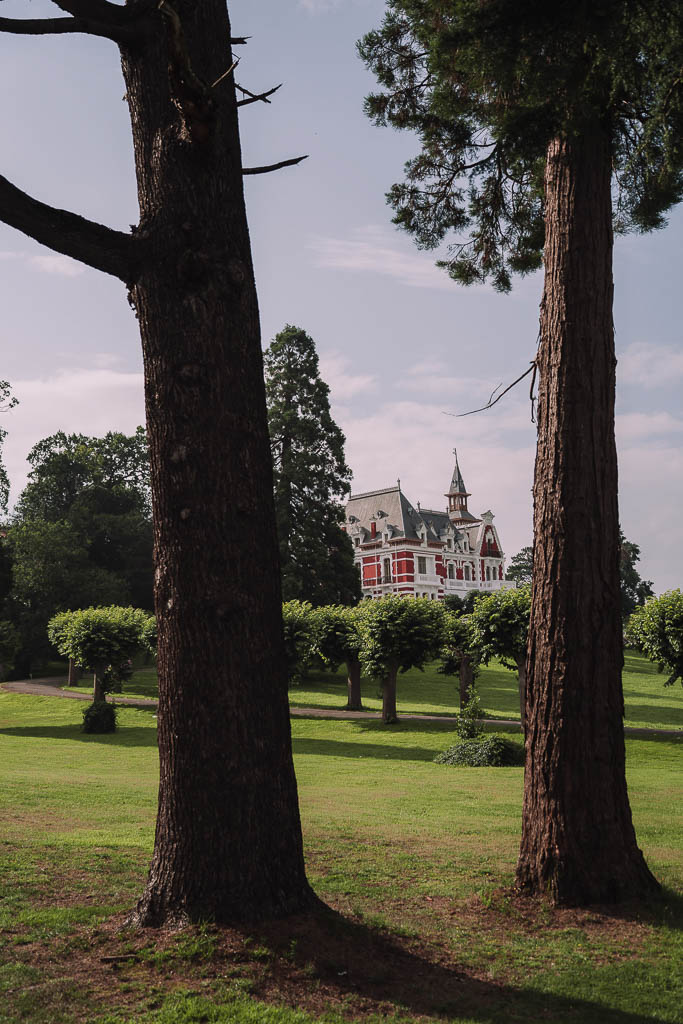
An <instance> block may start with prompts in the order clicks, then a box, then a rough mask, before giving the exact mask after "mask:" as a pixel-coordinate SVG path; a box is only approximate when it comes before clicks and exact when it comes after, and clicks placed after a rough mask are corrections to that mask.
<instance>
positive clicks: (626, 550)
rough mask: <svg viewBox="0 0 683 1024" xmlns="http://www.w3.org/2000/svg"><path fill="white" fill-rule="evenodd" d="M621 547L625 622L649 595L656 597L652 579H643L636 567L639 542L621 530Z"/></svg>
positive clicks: (622, 612) (621, 576)
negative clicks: (628, 537) (632, 540)
mask: <svg viewBox="0 0 683 1024" xmlns="http://www.w3.org/2000/svg"><path fill="white" fill-rule="evenodd" d="M619 537H620V540H621V547H620V550H619V577H620V582H621V617H622V620H623V621H624V622H626V620H627V619H628V617H629V615H631V614H632V613H633V612H634V611H635V609H636V608H638V607H639V606H641V605H643V604H645V602H646V601H647V599H648V598H649V597H654V591H653V589H652V581H651V580H644V579H641V576H640V573H639V572H638V570H637V569H636V562H638V561H640V548H639V547H638V545H637V544H633V543H631V541H628V540H626V538H625V537H624V535H623V533H622V532H621V531H619Z"/></svg>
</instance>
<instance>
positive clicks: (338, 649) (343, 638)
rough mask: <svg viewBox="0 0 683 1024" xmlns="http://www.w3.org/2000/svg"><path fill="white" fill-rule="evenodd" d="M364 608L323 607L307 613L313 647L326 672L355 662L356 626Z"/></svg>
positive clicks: (357, 636) (357, 628)
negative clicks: (327, 669) (311, 631)
mask: <svg viewBox="0 0 683 1024" xmlns="http://www.w3.org/2000/svg"><path fill="white" fill-rule="evenodd" d="M367 604H368V602H364V603H363V604H360V605H357V606H356V607H355V608H349V607H347V606H344V605H324V606H323V607H321V608H313V609H312V610H311V612H310V623H311V627H312V630H313V646H314V649H315V653H316V655H317V656H318V657H319V658H320V660H321V661H322V662H323V664H324V665H325V667H326V668H329V669H332V670H333V671H335V670H336V669H337V668H339V666H340V665H343V664H345V663H346V662H348V661H349V660H355V659H356V658H358V652H359V650H360V646H361V632H360V622H361V618H362V616H363V614H364V612H365V609H366V608H367Z"/></svg>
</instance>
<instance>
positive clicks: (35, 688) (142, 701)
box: [0, 676, 683, 736]
mask: <svg viewBox="0 0 683 1024" xmlns="http://www.w3.org/2000/svg"><path fill="white" fill-rule="evenodd" d="M64 685H65V684H64V677H63V676H48V677H46V678H45V679H18V680H16V681H15V682H11V683H0V688H1V689H3V690H9V691H10V693H27V694H33V695H34V696H36V697H67V698H70V699H72V700H91V699H92V697H91V695H90V694H89V693H70V692H69V691H68V690H62V689H61V687H62V686H64ZM107 699H108V700H110V701H111V700H113V701H114V702H115V703H116V704H125V705H127V706H129V707H133V708H155V707H156V706H157V704H158V701H156V700H154V699H153V698H149V699H146V698H144V697H121V696H120V695H119V694H113V695H112V694H110V695H109V697H108V698H107ZM289 711H290V714H291V715H294V716H295V717H298V718H340V719H353V718H374V719H375V720H377V719H379V718H381V717H382V716H381V713H380V712H379V711H344V710H342V709H341V708H340V709H336V708H290V709H289ZM399 719H405V720H407V721H410V722H450V723H451V724H455V722H456V721H457V719H456V718H454V717H453V716H451V715H419V714H417V715H415V714H412V715H405V714H402V715H399ZM486 722H487V723H491V722H495V724H496V725H500V726H505V728H516V729H519V728H520V724H519V722H518V721H514V720H512V719H509V720H508V719H503V718H487V719H486ZM624 732H626V733H628V734H629V735H630V736H683V729H648V728H645V727H643V728H637V727H635V726H630V725H626V726H624Z"/></svg>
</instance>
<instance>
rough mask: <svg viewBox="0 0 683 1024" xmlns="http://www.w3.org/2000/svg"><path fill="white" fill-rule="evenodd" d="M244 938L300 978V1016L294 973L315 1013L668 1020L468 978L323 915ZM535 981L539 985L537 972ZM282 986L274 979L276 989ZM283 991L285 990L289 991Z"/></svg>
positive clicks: (407, 944)
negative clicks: (337, 1009)
mask: <svg viewBox="0 0 683 1024" xmlns="http://www.w3.org/2000/svg"><path fill="white" fill-rule="evenodd" d="M678 909H679V910H680V908H678ZM248 935H249V936H250V938H251V940H252V941H253V940H254V939H257V940H259V941H260V943H261V944H262V945H264V946H266V947H267V948H269V949H271V950H272V951H273V952H274V953H275V954H276V955H279V956H280V957H282V958H283V960H285V961H289V963H290V965H291V968H290V969H291V971H292V972H293V973H296V971H297V970H298V971H299V972H300V975H299V978H298V979H296V980H298V982H299V984H298V985H297V986H296V989H295V992H296V996H297V997H300V999H299V998H298V999H297V1002H298V1005H299V1006H300V1008H302V1009H306V1008H307V1006H306V1002H307V998H306V997H307V993H306V992H305V991H304V992H302V983H303V979H302V978H301V974H303V975H305V977H306V978H307V979H308V981H309V984H310V983H311V982H313V985H312V986H311V987H312V988H314V989H315V999H316V1000H317V1001H318V1002H317V1006H320V1000H321V999H322V1001H323V1002H325V1001H330V1002H332V1003H333V1004H334V1003H342V1004H344V1005H345V1009H346V1012H348V1010H349V1009H353V1001H354V1000H359V1001H364V1002H365V1005H364V1006H363V1009H364V1010H365V1012H367V1011H368V1009H372V1008H370V1007H368V1006H367V1000H371V1001H372V1002H373V1003H374V1004H375V1007H373V1008H374V1009H375V1010H379V1011H380V1012H381V1013H382V1015H383V1016H384V1015H389V1014H391V1013H392V1012H399V1013H402V1014H404V1013H406V1012H410V1013H413V1014H417V1015H425V1016H428V1017H430V1018H431V1017H438V1018H443V1019H449V1018H453V1017H456V1016H457V1017H467V1018H471V1019H472V1020H474V1021H477V1022H480V1024H498V1022H502V1021H510V1022H513V1021H516V1022H520V1024H521V1022H522V1021H524V1022H528V1021H540V1020H547V1021H553V1022H561V1024H648V1022H651V1024H655V1022H660V1021H663V1020H665V1019H670V1018H669V1017H666V1018H665V1017H660V1016H658V1015H657V1014H656V1012H652V1011H648V1012H646V1013H643V1012H642V1011H637V1012H631V1011H629V1010H621V1009H616V1008H612V1007H610V1006H609V1004H608V1003H607V1002H600V1001H599V1000H590V999H586V998H582V997H580V996H576V997H574V996H564V995H557V994H553V993H551V992H544V991H542V990H540V989H533V988H531V987H525V988H520V987H517V986H515V985H512V984H509V983H508V984H505V983H500V982H493V981H487V980H485V979H484V978H481V977H474V976H473V975H472V974H470V973H468V972H467V970H466V969H464V968H459V967H458V965H457V964H449V963H447V962H445V958H444V949H443V948H442V947H432V946H430V944H429V943H426V942H424V941H423V940H420V939H417V938H416V939H397V938H395V937H394V936H392V935H391V934H390V933H388V932H387V931H385V930H384V929H382V928H381V927H379V928H378V927H374V926H372V925H370V924H368V923H365V922H363V921H362V920H359V921H353V920H350V919H349V918H345V917H342V916H341V915H340V914H338V913H336V912H333V911H331V910H329V909H327V908H321V909H319V910H317V911H315V912H313V913H311V914H308V915H301V916H299V917H296V918H291V919H289V920H288V921H284V922H277V923H268V924H267V925H265V926H262V927H260V928H257V929H256V930H250V931H249V932H248ZM455 955H456V956H457V954H455ZM537 977H538V979H539V984H540V985H542V984H543V978H544V975H543V973H542V971H540V970H539V971H538V974H537ZM288 980H290V981H291V980H293V979H291V978H290V979H288ZM281 981H282V978H281V975H279V972H278V978H277V980H276V984H277V985H278V988H279V985H280V984H281ZM551 983H552V982H551ZM284 988H285V991H287V989H288V988H289V986H288V985H286V986H284ZM253 994H254V995H256V996H257V997H258V996H259V995H261V994H264V995H268V994H269V992H268V985H267V983H266V985H265V986H264V989H263V993H261V992H259V990H258V989H257V990H256V991H254V993H253ZM270 994H272V992H271V993H270ZM605 998H606V1000H607V999H609V995H606V997H605ZM356 1019H357V1018H356Z"/></svg>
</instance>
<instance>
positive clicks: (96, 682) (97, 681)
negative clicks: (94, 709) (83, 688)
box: [92, 665, 107, 704]
mask: <svg viewBox="0 0 683 1024" xmlns="http://www.w3.org/2000/svg"><path fill="white" fill-rule="evenodd" d="M105 669H106V665H100V666H98V667H97V668H96V669H95V670H94V672H93V677H92V699H93V703H94V704H96V703H97V702H98V701H101V700H106V699H107V692H106V690H105V688H104V682H103V677H104V672H105Z"/></svg>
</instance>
